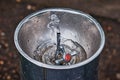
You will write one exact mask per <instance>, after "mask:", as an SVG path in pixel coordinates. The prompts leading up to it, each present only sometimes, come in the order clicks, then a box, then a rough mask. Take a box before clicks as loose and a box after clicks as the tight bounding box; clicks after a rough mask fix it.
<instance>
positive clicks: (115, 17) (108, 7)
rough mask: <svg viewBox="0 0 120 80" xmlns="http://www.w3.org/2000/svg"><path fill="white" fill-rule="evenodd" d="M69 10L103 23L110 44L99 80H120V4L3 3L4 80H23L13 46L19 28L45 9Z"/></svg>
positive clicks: (100, 0)
mask: <svg viewBox="0 0 120 80" xmlns="http://www.w3.org/2000/svg"><path fill="white" fill-rule="evenodd" d="M51 7H67V8H73V9H78V10H82V11H84V12H86V13H89V14H90V15H92V16H93V17H94V18H96V19H97V20H98V22H100V24H101V25H102V27H103V29H104V31H105V35H106V44H105V47H104V50H103V52H102V54H101V55H100V62H99V80H120V60H119V58H120V49H119V48H120V27H119V26H120V1H119V0H74V1H73V0H69V1H66V0H57V1H56V0H0V80H20V75H19V56H18V54H17V50H16V48H15V45H14V42H13V35H14V30H15V28H16V26H17V24H18V23H19V22H20V21H21V20H22V19H23V18H24V17H25V16H27V15H28V14H30V13H32V12H35V11H37V10H40V9H43V8H51Z"/></svg>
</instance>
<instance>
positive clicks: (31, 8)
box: [27, 5, 36, 10]
mask: <svg viewBox="0 0 120 80" xmlns="http://www.w3.org/2000/svg"><path fill="white" fill-rule="evenodd" d="M27 9H28V10H35V9H36V7H35V6H32V5H27Z"/></svg>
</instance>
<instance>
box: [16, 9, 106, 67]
mask: <svg viewBox="0 0 120 80" xmlns="http://www.w3.org/2000/svg"><path fill="white" fill-rule="evenodd" d="M47 11H59V12H68V13H72V14H78V15H82V16H85V17H87V18H89V19H90V20H92V21H93V22H94V24H95V25H96V27H97V28H98V30H99V32H100V36H101V42H100V47H99V49H98V50H97V51H96V52H95V53H94V55H92V56H91V57H90V58H88V59H86V60H85V61H83V62H80V63H77V64H74V65H70V66H59V65H48V64H44V63H41V62H39V61H36V60H34V59H33V58H31V57H30V56H28V55H27V54H26V53H25V52H24V51H23V50H22V48H21V47H20V45H19V43H18V33H19V30H20V29H21V27H22V25H23V24H24V23H25V22H27V21H28V20H29V19H30V18H31V17H33V16H35V15H37V14H41V13H44V12H47ZM14 43H15V46H16V48H17V50H18V51H19V53H20V54H21V55H22V56H23V57H24V58H26V59H27V60H28V61H30V62H32V63H33V64H36V65H38V66H40V67H44V68H49V69H72V68H76V67H80V66H83V65H85V64H87V63H89V62H91V61H92V60H94V59H95V58H96V57H98V55H99V54H100V53H101V51H102V49H103V47H104V44H105V34H104V31H103V29H102V27H101V25H100V24H99V23H98V22H97V21H96V20H95V19H94V18H93V17H92V16H90V15H88V14H86V13H84V12H82V11H78V10H73V9H68V8H51V9H43V10H40V11H37V12H35V13H32V14H30V15H28V16H27V17H25V18H24V19H23V20H22V21H21V22H20V23H19V24H18V26H17V28H16V30H15V33H14Z"/></svg>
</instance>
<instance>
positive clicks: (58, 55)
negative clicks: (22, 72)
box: [34, 14, 87, 65]
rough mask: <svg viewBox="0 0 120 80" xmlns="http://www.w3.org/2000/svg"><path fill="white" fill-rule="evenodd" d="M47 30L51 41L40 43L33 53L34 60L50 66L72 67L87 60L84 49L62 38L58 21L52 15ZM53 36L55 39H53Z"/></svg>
mask: <svg viewBox="0 0 120 80" xmlns="http://www.w3.org/2000/svg"><path fill="white" fill-rule="evenodd" d="M49 19H50V22H49V23H48V25H47V28H48V29H49V30H50V32H51V40H46V41H44V42H42V43H41V44H40V45H39V46H38V47H37V48H36V50H35V51H34V59H36V60H38V61H40V62H42V63H46V64H51V65H72V64H76V63H78V62H81V61H83V60H85V59H86V58H87V55H86V52H85V50H84V48H83V47H82V46H81V45H80V44H79V43H77V42H75V41H73V40H71V39H65V38H62V36H61V35H60V34H62V33H61V32H60V28H59V23H60V19H59V18H58V16H57V15H56V14H52V15H51V16H50V17H49ZM53 36H55V38H53Z"/></svg>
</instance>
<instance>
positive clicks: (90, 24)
mask: <svg viewBox="0 0 120 80" xmlns="http://www.w3.org/2000/svg"><path fill="white" fill-rule="evenodd" d="M52 14H56V15H57V16H58V18H59V20H60V23H59V27H60V31H61V33H62V34H61V35H62V36H63V37H65V38H67V39H72V40H74V41H76V42H78V43H79V44H80V45H81V46H82V47H83V48H84V49H85V51H86V53H87V59H86V60H84V61H82V62H79V63H77V64H74V65H70V66H62V65H48V64H44V63H42V62H39V61H37V60H35V59H34V58H33V57H34V51H35V49H36V47H37V46H38V45H39V44H40V43H41V42H43V41H46V40H49V39H51V41H53V42H54V40H55V38H56V36H55V35H54V32H53V35H51V34H50V33H51V31H50V30H49V29H48V27H47V25H48V24H49V22H50V19H49V16H50V15H52ZM14 41H15V45H16V47H17V49H18V51H19V52H20V54H21V55H22V56H23V57H25V58H26V59H27V60H28V61H30V62H32V63H33V64H36V65H38V66H40V67H44V68H51V69H70V68H75V67H80V66H82V65H85V64H87V63H89V62H91V61H92V60H94V59H95V58H96V57H97V56H98V55H99V54H100V53H101V51H102V49H103V47H104V43H105V36H104V32H103V30H102V28H101V26H100V24H99V23H98V22H97V21H96V20H95V19H94V18H92V17H91V16H90V15H88V14H86V13H83V12H81V11H76V10H72V9H61V8H56V9H45V10H40V11H38V12H35V13H33V14H31V15H29V16H27V17H26V18H24V19H23V20H22V21H21V22H20V23H19V25H18V26H17V28H16V30H15V35H14Z"/></svg>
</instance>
